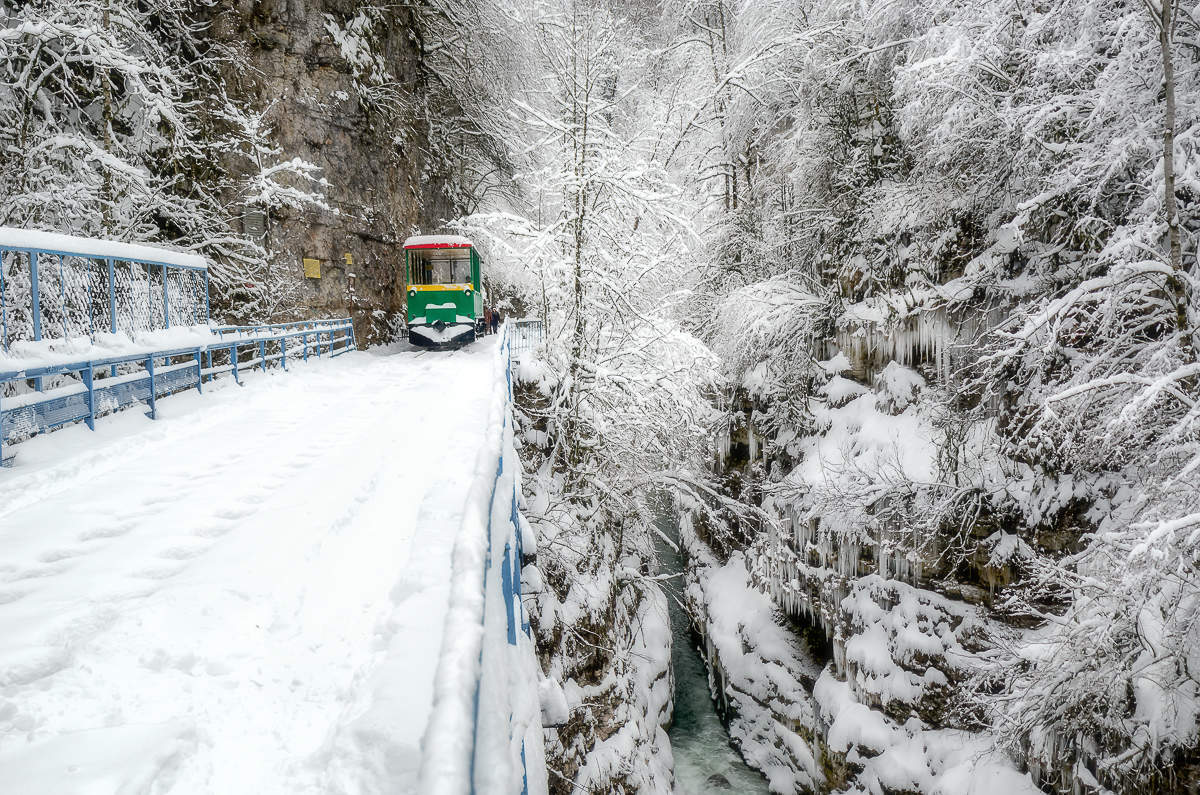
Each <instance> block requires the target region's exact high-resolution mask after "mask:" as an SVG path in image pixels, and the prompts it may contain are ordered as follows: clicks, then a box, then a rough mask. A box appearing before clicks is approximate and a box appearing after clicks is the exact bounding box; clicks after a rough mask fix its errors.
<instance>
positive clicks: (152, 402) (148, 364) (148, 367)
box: [146, 355, 158, 420]
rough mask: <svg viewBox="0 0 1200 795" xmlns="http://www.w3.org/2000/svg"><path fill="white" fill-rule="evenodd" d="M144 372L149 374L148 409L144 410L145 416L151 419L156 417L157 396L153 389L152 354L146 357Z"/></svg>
mask: <svg viewBox="0 0 1200 795" xmlns="http://www.w3.org/2000/svg"><path fill="white" fill-rule="evenodd" d="M146 372H147V373H149V374H150V410H149V411H147V412H146V416H147V417H149V418H150V419H152V420H156V419H158V404H157V400H158V396H157V395H156V394H155V391H154V356H153V355H151V356H149V357H148V358H147V359H146Z"/></svg>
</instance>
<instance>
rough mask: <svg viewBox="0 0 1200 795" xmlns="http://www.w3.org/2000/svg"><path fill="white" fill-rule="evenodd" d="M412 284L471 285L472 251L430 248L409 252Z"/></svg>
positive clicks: (466, 249) (467, 249)
mask: <svg viewBox="0 0 1200 795" xmlns="http://www.w3.org/2000/svg"><path fill="white" fill-rule="evenodd" d="M409 257H411V262H412V282H411V283H412V284H470V282H471V249H469V248H429V249H415V250H410V251H409Z"/></svg>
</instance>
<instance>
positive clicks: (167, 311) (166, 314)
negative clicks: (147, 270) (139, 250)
mask: <svg viewBox="0 0 1200 795" xmlns="http://www.w3.org/2000/svg"><path fill="white" fill-rule="evenodd" d="M162 271H163V323H165V324H166V327H167V328H170V327H171V303H170V301H168V300H167V266H166V265H165V264H164V265H163V266H162Z"/></svg>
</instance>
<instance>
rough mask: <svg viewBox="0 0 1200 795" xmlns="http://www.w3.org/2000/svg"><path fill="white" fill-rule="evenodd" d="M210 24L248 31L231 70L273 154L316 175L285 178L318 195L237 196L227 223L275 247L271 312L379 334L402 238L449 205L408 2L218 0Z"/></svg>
mask: <svg viewBox="0 0 1200 795" xmlns="http://www.w3.org/2000/svg"><path fill="white" fill-rule="evenodd" d="M213 33H214V35H215V36H216V37H218V38H221V39H225V40H230V41H240V42H245V43H246V44H245V46H246V47H247V54H248V57H249V62H250V64H251V65H252V67H253V68H252V70H250V71H248V72H245V73H242V74H237V75H230V76H229V79H230V81H231V83H232V84H233V85H235V86H236V90H237V91H238V92H240V93H241V94H242V95H243V96H244V97H246V98H248V99H249V100H250V101H251V103H252V105H253V106H254V107H255V108H257V109H260V110H261V111H262V112H263V118H262V121H263V123H264V124H265V125H268V126H269V128H270V135H269V137H270V139H271V141H272V142H273V143H274V144H275V145H276V146H277V147H278V148H279V149H280V150H282V153H283V154H282V158H284V159H291V158H300V159H302V160H303V161H306V162H308V163H311V164H313V165H314V166H316V167H317V169H318V170H317V171H315V172H313V173H312V176H313V177H314V178H315V179H318V180H323V182H322V183H310V182H308V181H307V180H296V179H292V180H291V182H292V185H293V186H294V187H295V188H296V189H297V190H312V191H313V192H315V193H317V194H319V196H320V197H321V202H320V203H319V204H313V203H303V202H298V201H289V200H288V197H287V196H286V195H285V196H281V197H279V200H278V201H275V202H274V205H275V206H273V207H271V208H270V209H269V211H267V212H264V211H263V210H262V208H261V205H259V206H255V204H254V199H255V198H256V197H254V196H249V197H241V199H242V200H243V201H246V200H247V199H248V200H249V201H247V206H245V207H243V208H239V210H240V211H239V212H238V215H239V216H240V223H241V226H242V228H241V229H240V230H237V231H242V232H244V233H246V234H251V235H254V234H257V235H261V236H262V240H263V242H264V246H265V247H266V248H267V249H268V251H272V252H274V256H272V257H271V262H270V263H269V265H268V268H271V269H274V272H273V273H270V276H269V282H270V284H271V289H274V290H279V291H280V292H285V293H289V294H290V295H291V296H292V298H293V300H290V301H287V302H286V303H284V302H282V301H281V302H280V304H281V305H280V307H279V309H278V314H277V315H276V316H275V317H273V318H272V319H292V318H294V317H302V316H339V315H341V316H344V315H350V316H352V317H353V318H354V322H355V331H356V334H357V335H358V339H359V341H360V344H362V343H370V342H377V341H380V340H383V339H386V338H388V337H389V336H390V333H391V329H392V328H394V325H395V324H396V322H397V320H398V319H400V318H401V317H402V315H403V307H404V261H403V253H402V251H401V249H400V244H401V243H402V242H403V240H404V238H405V237H406V236H408V235H409V234H411V233H412V232H414V231H416V230H424V231H428V230H433V229H436V228H437V227H438V226H439V225H440V223H441V222H442V220H443V219H445V218H450V217H454V216H455V215H456V214H457V213H456V212H455V208H454V206H453V202H452V201H451V200H450V198H449V197H448V193H447V191H446V178H445V176H444V173H443V172H442V171H440V169H441V164H440V163H439V162H437V161H438V158H437V157H436V155H434V154H433V153H432V152H431V148H430V146H429V137H430V136H429V124H428V116H427V114H428V113H437V112H438V111H437V109H436V108H433V109H430V107H429V105H430V94H431V88H430V83H429V80H428V74H427V73H426V72H425V70H424V69H423V67H422V42H421V38H420V34H419V32H418V25H417V20H416V18H415V12H414V10H413V7H403V6H386V7H382V6H381V7H367V6H364V5H362V4H361V3H354V2H349V1H348V0H265V1H262V2H259V1H256V0H240V1H239V2H224V3H221V4H220V5H219V6H218V7H217V9H216V13H215V17H214V27H213ZM238 198H239V197H231V201H237V200H238ZM347 254H348V255H349V260H350V261H349V262H347V261H346V256H345V255H347ZM306 257H307V258H312V259H318V260H320V262H321V269H320V273H321V277H320V278H319V279H314V278H305V275H304V270H303V264H302V260H303V258H306ZM237 297H238V296H237V295H236V291H235V294H234V295H230V296H226V297H225V298H226V300H228V301H229V302H231V303H233V302H236V300H237Z"/></svg>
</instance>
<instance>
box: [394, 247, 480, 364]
mask: <svg viewBox="0 0 1200 795" xmlns="http://www.w3.org/2000/svg"><path fill="white" fill-rule="evenodd" d="M404 261H405V281H406V283H407V284H408V290H407V294H408V341H409V342H411V343H412V344H413V345H419V346H421V347H423V348H458V347H461V346H463V345H467V344H469V343H472V342H474V341H475V335H476V333H477V331H479V330H480V324H482V322H483V296H482V295H480V292H479V254H477V253H476V251H475V247H474V246H473V245H472V244H471V241H470V240H468V239H467V238H465V237H460V236H459V235H418V236H416V237H410V238H409V239H408V240H405V241H404Z"/></svg>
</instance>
